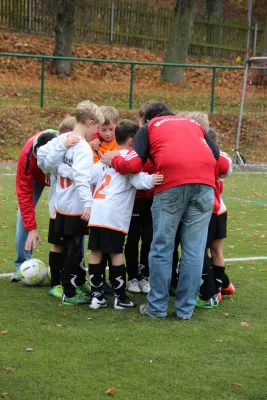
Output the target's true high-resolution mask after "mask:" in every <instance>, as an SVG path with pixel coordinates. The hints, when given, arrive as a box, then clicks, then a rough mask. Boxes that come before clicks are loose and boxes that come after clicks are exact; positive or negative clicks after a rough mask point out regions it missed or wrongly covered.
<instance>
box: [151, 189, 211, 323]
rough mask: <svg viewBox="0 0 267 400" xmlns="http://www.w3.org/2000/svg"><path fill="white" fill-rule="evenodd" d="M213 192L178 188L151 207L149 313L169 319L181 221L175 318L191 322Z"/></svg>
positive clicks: (159, 194) (162, 195)
mask: <svg viewBox="0 0 267 400" xmlns="http://www.w3.org/2000/svg"><path fill="white" fill-rule="evenodd" d="M213 203H214V189H213V188H212V187H211V186H207V185H201V184H187V185H181V186H175V187H173V188H170V189H167V190H165V191H163V192H160V193H157V194H156V195H155V197H154V201H153V205H152V217H153V241H152V245H151V250H150V253H149V273H150V285H151V290H150V292H149V294H148V309H149V312H150V313H151V314H153V315H154V316H156V317H165V316H166V315H167V309H168V300H169V288H170V282H171V276H172V257H173V250H174V242H175V235H176V232H177V228H178V224H179V222H180V220H181V219H182V231H181V243H182V262H181V269H180V274H179V282H178V288H177V293H176V301H175V308H176V315H177V316H178V317H184V318H190V317H191V316H192V313H193V309H194V307H195V303H196V298H197V295H198V292H199V287H200V281H201V273H202V267H203V259H204V252H205V246H206V241H207V233H208V226H209V221H210V218H211V213H212V209H213Z"/></svg>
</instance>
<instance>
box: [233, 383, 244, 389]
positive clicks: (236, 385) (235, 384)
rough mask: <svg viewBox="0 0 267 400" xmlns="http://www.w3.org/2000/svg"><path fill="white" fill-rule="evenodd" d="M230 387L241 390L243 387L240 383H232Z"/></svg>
mask: <svg viewBox="0 0 267 400" xmlns="http://www.w3.org/2000/svg"><path fill="white" fill-rule="evenodd" d="M232 386H233V387H239V388H241V387H242V386H243V385H241V383H235V382H234V383H232Z"/></svg>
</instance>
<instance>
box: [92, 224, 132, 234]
mask: <svg viewBox="0 0 267 400" xmlns="http://www.w3.org/2000/svg"><path fill="white" fill-rule="evenodd" d="M88 226H89V227H90V228H91V227H94V228H106V229H110V230H111V231H117V232H122V233H125V235H127V233H128V232H127V231H124V230H123V229H117V228H113V227H112V226H106V225H97V224H90V223H89V224H88Z"/></svg>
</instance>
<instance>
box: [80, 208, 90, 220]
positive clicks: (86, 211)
mask: <svg viewBox="0 0 267 400" xmlns="http://www.w3.org/2000/svg"><path fill="white" fill-rule="evenodd" d="M90 215H91V208H90V207H85V208H84V210H83V215H82V216H81V219H83V220H84V221H86V222H88V221H89V218H90Z"/></svg>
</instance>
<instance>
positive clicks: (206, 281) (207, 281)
mask: <svg viewBox="0 0 267 400" xmlns="http://www.w3.org/2000/svg"><path fill="white" fill-rule="evenodd" d="M216 293H217V290H216V287H215V284H214V279H213V268H212V262H211V260H210V258H209V256H208V254H207V252H205V255H204V263H203V271H202V277H201V286H200V289H199V298H200V299H201V300H203V301H207V300H210V299H211V298H213V297H214V296H215V295H216Z"/></svg>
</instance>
